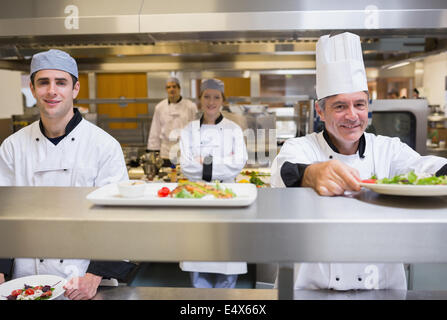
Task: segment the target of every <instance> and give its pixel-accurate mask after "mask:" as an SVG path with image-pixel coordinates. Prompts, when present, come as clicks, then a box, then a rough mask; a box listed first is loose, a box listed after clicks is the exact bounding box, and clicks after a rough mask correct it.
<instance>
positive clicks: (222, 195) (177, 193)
mask: <svg viewBox="0 0 447 320" xmlns="http://www.w3.org/2000/svg"><path fill="white" fill-rule="evenodd" d="M157 194H158V197H160V198H164V197H171V198H182V199H201V198H204V197H206V196H212V197H214V198H216V199H231V198H235V197H236V194H235V193H234V192H233V191H232V190H231V189H230V188H223V187H221V185H220V183H219V182H216V183H215V184H214V185H212V184H208V183H203V182H192V181H181V182H179V183H178V185H177V187H176V188H174V189H173V190H172V191H171V190H169V188H167V187H163V188H161V189H159V190H158V193H157Z"/></svg>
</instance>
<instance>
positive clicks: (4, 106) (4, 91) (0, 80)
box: [0, 70, 23, 119]
mask: <svg viewBox="0 0 447 320" xmlns="http://www.w3.org/2000/svg"><path fill="white" fill-rule="evenodd" d="M21 81H22V79H21V73H20V71H9V70H0V106H1V107H0V119H3V118H10V117H11V115H13V114H23V102H22V92H21V87H22V82H21Z"/></svg>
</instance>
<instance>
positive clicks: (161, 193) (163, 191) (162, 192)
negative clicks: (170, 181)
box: [158, 187, 171, 198]
mask: <svg viewBox="0 0 447 320" xmlns="http://www.w3.org/2000/svg"><path fill="white" fill-rule="evenodd" d="M170 193H171V190H169V188H168V187H163V188H161V189H160V190H158V196H159V197H160V198H164V197H167V196H168V195H169V194H170Z"/></svg>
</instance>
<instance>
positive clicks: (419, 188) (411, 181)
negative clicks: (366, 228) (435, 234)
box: [360, 171, 447, 197]
mask: <svg viewBox="0 0 447 320" xmlns="http://www.w3.org/2000/svg"><path fill="white" fill-rule="evenodd" d="M360 185H361V186H362V187H365V188H368V189H371V190H373V191H375V192H377V193H381V194H388V195H397V196H418V197H431V196H447V176H439V177H436V176H434V175H430V174H425V173H418V174H416V173H415V172H414V171H411V172H409V173H406V174H400V175H396V176H394V177H392V178H382V179H377V178H376V177H375V176H373V177H371V178H369V179H366V180H362V181H361V183H360Z"/></svg>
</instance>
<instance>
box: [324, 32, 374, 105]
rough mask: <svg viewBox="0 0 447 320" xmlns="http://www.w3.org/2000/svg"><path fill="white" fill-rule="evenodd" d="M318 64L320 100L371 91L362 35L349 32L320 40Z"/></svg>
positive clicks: (326, 36) (327, 36)
mask: <svg viewBox="0 0 447 320" xmlns="http://www.w3.org/2000/svg"><path fill="white" fill-rule="evenodd" d="M316 62H317V99H322V98H325V97H328V96H332V95H335V94H340V93H352V92H358V91H367V90H368V82H367V79H366V72H365V65H364V64H363V56H362V46H361V44H360V37H359V36H358V35H355V34H353V33H349V32H345V33H341V34H338V35H335V36H332V37H331V36H329V35H325V36H322V37H320V39H319V40H318V42H317V52H316Z"/></svg>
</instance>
